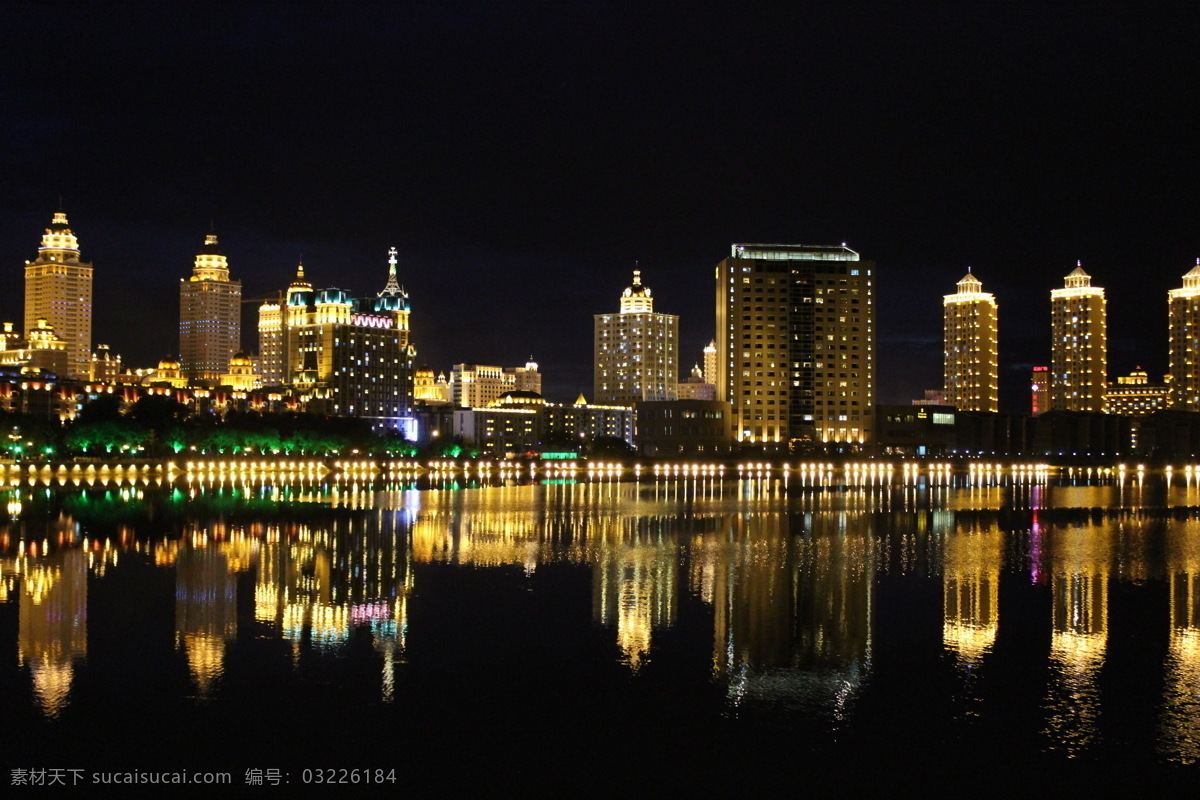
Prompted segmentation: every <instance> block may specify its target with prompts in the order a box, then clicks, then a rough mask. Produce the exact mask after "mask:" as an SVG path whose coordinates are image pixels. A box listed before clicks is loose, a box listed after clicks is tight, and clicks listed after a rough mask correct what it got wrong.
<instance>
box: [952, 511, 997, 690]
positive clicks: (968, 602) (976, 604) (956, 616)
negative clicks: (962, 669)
mask: <svg viewBox="0 0 1200 800" xmlns="http://www.w3.org/2000/svg"><path fill="white" fill-rule="evenodd" d="M1003 552H1004V534H1003V533H1002V532H1001V531H1000V528H999V526H998V525H997V524H995V523H992V524H991V526H990V527H988V528H986V529H984V530H970V529H965V530H964V529H962V528H959V529H956V530H954V531H952V532H950V533H948V534H947V536H946V544H945V551H944V553H943V556H942V558H943V564H944V566H943V578H942V588H943V595H942V642H943V644H944V645H945V647H946V648H947V649H948V650H950V651H951V652H953V653H954V654H955V656H956V657H957V658H958V660H959V663H960V664H962V665H963V666H966V667H972V666H976V665H978V663H979V662H980V661H981V660H982V659H983V657H984V655H986V654H987V653H988V652H990V651H991V649H992V645H993V644H995V642H996V632H997V630H998V628H999V623H1000V566H1001V561H1002V558H1003Z"/></svg>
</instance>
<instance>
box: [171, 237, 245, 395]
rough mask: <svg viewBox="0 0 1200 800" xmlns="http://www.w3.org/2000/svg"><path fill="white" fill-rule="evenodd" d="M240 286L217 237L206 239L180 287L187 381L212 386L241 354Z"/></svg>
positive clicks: (181, 338) (181, 347)
mask: <svg viewBox="0 0 1200 800" xmlns="http://www.w3.org/2000/svg"><path fill="white" fill-rule="evenodd" d="M241 341H242V282H241V281H233V280H230V279H229V260H228V259H227V258H225V254H224V253H222V252H221V248H220V247H219V246H218V245H217V236H216V234H214V233H210V234H208V235H207V236H206V237H204V244H203V245H202V246H201V248H200V254H199V255H197V256H196V263H195V266H194V267H193V268H192V276H191V277H190V278H188V279H187V280H181V281H180V283H179V353H180V356H181V363H182V366H183V374H184V375H185V376H186V377H187V379H188V380H189V381H192V382H195V383H199V384H201V385H204V386H213V385H215V384H216V383H217V381H218V380H219V379H220V377H221V374H222V373H223V372H224V371H225V368H226V367H227V366H228V365H229V359H230V358H232V357H233V355H234V354H235V353H237V352H238V351H239V350H240V349H241Z"/></svg>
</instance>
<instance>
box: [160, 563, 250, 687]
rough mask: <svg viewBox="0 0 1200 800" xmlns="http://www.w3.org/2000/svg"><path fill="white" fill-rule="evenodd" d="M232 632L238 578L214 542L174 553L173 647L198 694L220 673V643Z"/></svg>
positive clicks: (222, 647) (233, 634) (231, 636)
mask: <svg viewBox="0 0 1200 800" xmlns="http://www.w3.org/2000/svg"><path fill="white" fill-rule="evenodd" d="M236 637H237V578H236V577H235V576H234V575H233V574H232V573H231V564H230V562H229V559H228V558H226V556H225V554H224V553H222V552H220V551H219V550H218V549H217V547H216V546H201V547H188V548H185V549H183V550H181V551H180V552H179V553H178V554H177V556H176V558H175V647H176V648H179V649H182V650H183V651H184V653H185V654H186V656H187V662H188V670H189V671H190V672H191V675H192V680H193V681H194V682H195V684H196V691H197V692H198V693H199V695H200V697H208V696H209V695H210V694H211V693H212V691H213V690H214V688H215V686H216V684H217V683H218V682H219V681H220V680H221V676H222V675H224V673H225V646H226V644H227V643H228V642H231V641H233V640H234V639H235V638H236Z"/></svg>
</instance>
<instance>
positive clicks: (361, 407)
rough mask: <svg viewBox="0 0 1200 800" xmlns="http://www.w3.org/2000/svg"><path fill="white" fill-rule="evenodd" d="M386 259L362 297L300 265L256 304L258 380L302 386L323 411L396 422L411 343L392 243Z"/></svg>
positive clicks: (408, 392) (408, 390) (400, 418)
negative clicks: (379, 279) (383, 272)
mask: <svg viewBox="0 0 1200 800" xmlns="http://www.w3.org/2000/svg"><path fill="white" fill-rule="evenodd" d="M388 266H389V270H388V280H387V283H386V285H385V286H384V288H383V291H381V292H379V293H378V294H377V295H375V296H374V297H368V298H355V297H352V296H351V295H350V293H349V292H347V291H345V290H343V289H321V290H317V291H314V289H313V287H312V284H310V283H309V282H308V280H307V278H306V277H305V275H304V266H303V265H301V266H299V267H298V268H297V270H296V278H295V280H293V281H292V284H291V286H289V287H288V290H287V293H286V295H285V297H283V298H282V300H283V302H282V303H279V302H269V303H264V304H263V305H262V306H261V307H260V308H259V315H258V333H259V364H260V367H259V369H260V372H261V374H262V379H263V383H264V384H267V385H274V386H278V385H283V386H291V387H295V388H297V389H300V390H302V391H308V392H309V393H310V396H311V398H312V399H313V401H314V402H315V401H318V400H319V401H320V402H319V405H318V407H319V410H320V411H322V412H323V413H329V414H335V415H338V416H349V417H361V418H364V419H367V420H368V421H369V422H370V423H371V424H372V426H373V427H375V428H377V429H396V428H401V427H402V426H403V425H404V424H405V423H404V418H405V417H407V415H408V413H409V411H410V409H411V407H412V399H413V360H414V359H415V357H416V350H415V349H414V348H413V346H412V343H411V341H410V338H409V303H408V294H407V293H406V292H405V291H404V289H403V288H402V287H401V286H400V283H399V281H398V280H397V278H396V248H394V247H393V248H392V249H391V250H390V251H389V259H388Z"/></svg>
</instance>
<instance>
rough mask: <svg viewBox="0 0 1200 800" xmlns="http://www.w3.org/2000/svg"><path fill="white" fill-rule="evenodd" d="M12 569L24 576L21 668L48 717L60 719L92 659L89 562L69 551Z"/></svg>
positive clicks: (20, 562)
mask: <svg viewBox="0 0 1200 800" xmlns="http://www.w3.org/2000/svg"><path fill="white" fill-rule="evenodd" d="M6 566H7V567H8V569H11V570H12V571H13V572H14V573H16V574H17V575H19V576H20V585H21V588H20V593H19V595H20V596H19V600H18V602H19V604H20V623H19V628H18V633H17V662H18V664H20V665H21V666H26V665H28V667H29V671H30V673H31V675H32V678H33V693H34V697H35V698H36V700H37V703H38V705H39V706H40V707H41V709H42V711H43V712H44V713H45V714H46V715H47V716H49V717H55V716H58V714H59V713H60V712H61V711H62V710H63V708H64V707H65V706H66V704H67V699H68V696H69V694H70V692H71V681H72V678H73V676H74V673H75V664H76V662H77V661H83V660H84V659H86V658H87V597H88V592H87V588H88V587H87V556H86V555H85V554H84V553H81V552H79V551H78V550H68V551H66V552H61V553H55V554H53V555H51V556H47V557H41V558H28V557H25V558H18V559H16V560H15V561H14V562H12V563H11V564H9V565H6ZM6 571H7V570H6Z"/></svg>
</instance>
